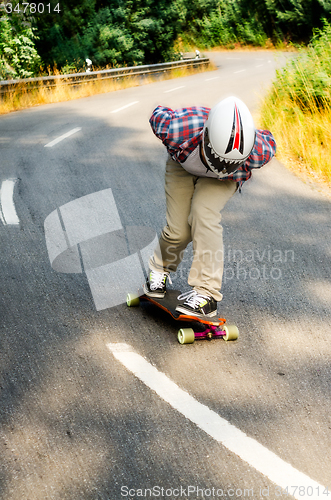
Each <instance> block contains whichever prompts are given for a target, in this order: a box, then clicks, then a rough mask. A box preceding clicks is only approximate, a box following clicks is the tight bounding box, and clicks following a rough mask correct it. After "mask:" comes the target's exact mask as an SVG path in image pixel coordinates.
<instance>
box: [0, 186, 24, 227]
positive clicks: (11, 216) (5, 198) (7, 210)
mask: <svg viewBox="0 0 331 500" xmlns="http://www.w3.org/2000/svg"><path fill="white" fill-rule="evenodd" d="M16 181H17V179H7V180H5V181H3V182H2V184H1V188H0V203H1V215H0V217H1V220H2V222H3V224H5V225H17V224H19V223H20V221H19V218H18V217H17V213H16V209H15V205H14V187H15V183H16Z"/></svg>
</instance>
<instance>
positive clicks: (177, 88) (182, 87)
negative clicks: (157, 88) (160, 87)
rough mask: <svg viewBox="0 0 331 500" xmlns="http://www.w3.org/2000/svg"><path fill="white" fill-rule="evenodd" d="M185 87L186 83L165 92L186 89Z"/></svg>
mask: <svg viewBox="0 0 331 500" xmlns="http://www.w3.org/2000/svg"><path fill="white" fill-rule="evenodd" d="M184 88H185V85H182V86H181V87H175V88H174V89H170V90H165V91H164V93H165V94H167V93H168V92H174V91H175V90H179V89H184Z"/></svg>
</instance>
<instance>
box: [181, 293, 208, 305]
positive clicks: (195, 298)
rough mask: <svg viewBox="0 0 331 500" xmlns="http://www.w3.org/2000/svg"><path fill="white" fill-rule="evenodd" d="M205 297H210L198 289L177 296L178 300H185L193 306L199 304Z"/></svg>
mask: <svg viewBox="0 0 331 500" xmlns="http://www.w3.org/2000/svg"><path fill="white" fill-rule="evenodd" d="M185 299H186V300H185ZM204 299H208V297H206V296H205V295H201V294H200V293H198V292H197V291H196V290H190V291H189V292H184V293H182V294H180V295H178V297H177V300H185V304H186V305H188V306H190V307H193V308H196V307H197V306H199V305H200V303H201V301H202V300H204Z"/></svg>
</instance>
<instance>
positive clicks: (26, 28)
mask: <svg viewBox="0 0 331 500" xmlns="http://www.w3.org/2000/svg"><path fill="white" fill-rule="evenodd" d="M34 31H35V30H34V29H33V28H32V27H31V24H30V22H29V21H28V20H27V19H24V18H23V17H22V16H20V15H15V14H10V15H7V14H6V13H5V12H4V11H3V12H2V15H1V17H0V78H1V79H4V80H5V79H11V78H26V77H30V76H33V75H34V74H36V73H37V72H38V70H39V67H40V65H41V58H40V56H39V55H38V52H37V50H36V47H35V41H36V35H35V32H34Z"/></svg>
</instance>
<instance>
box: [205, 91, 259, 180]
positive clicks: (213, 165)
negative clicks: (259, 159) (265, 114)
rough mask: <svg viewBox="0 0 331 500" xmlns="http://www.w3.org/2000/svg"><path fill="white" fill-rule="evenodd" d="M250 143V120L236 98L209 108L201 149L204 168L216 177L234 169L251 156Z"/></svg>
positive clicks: (253, 135) (229, 172) (251, 141)
mask: <svg viewBox="0 0 331 500" xmlns="http://www.w3.org/2000/svg"><path fill="white" fill-rule="evenodd" d="M254 142H255V126H254V122H253V118H252V115H251V114H250V112H249V109H248V108H247V106H246V104H244V103H243V102H242V101H241V100H240V99H237V98H236V97H228V98H226V99H224V100H222V101H221V102H219V103H218V104H216V106H214V107H213V108H212V109H211V111H210V113H209V115H208V119H207V120H206V122H205V125H204V133H203V140H202V146H203V152H204V155H205V159H206V162H207V164H208V169H210V170H212V171H213V172H214V173H215V174H217V175H218V177H226V176H227V175H229V174H232V173H233V172H235V171H236V170H238V168H239V167H241V166H242V165H243V164H244V163H245V161H246V160H247V158H248V157H249V155H250V154H251V151H252V149H253V146H254Z"/></svg>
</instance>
